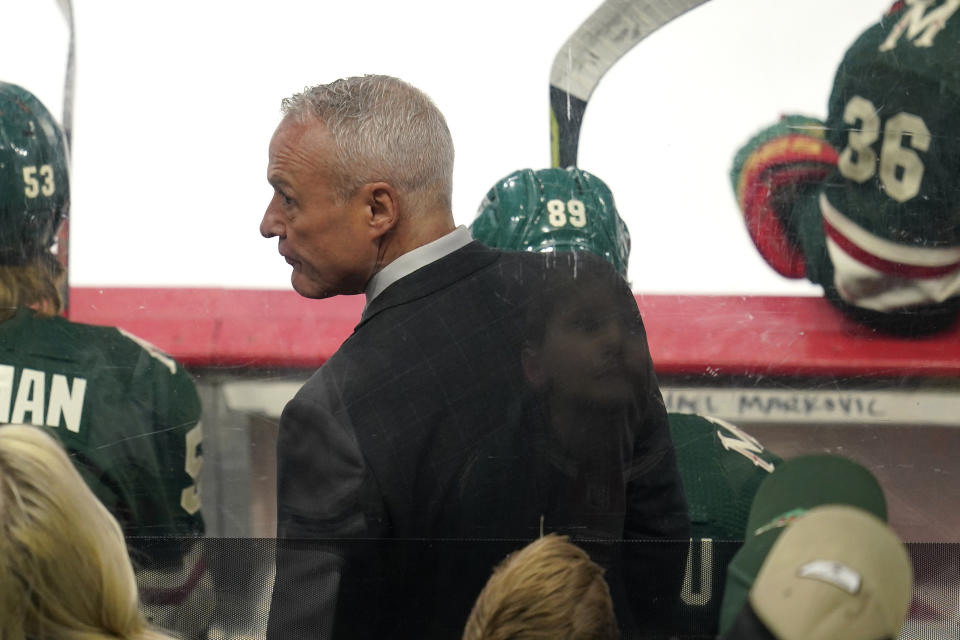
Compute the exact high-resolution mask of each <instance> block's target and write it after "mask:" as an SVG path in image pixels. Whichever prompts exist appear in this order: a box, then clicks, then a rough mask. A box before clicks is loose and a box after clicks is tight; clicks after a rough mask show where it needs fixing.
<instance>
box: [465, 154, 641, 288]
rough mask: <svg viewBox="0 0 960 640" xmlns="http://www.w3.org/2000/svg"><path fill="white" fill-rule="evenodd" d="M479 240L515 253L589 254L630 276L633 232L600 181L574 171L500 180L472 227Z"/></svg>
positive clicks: (526, 172)
mask: <svg viewBox="0 0 960 640" xmlns="http://www.w3.org/2000/svg"><path fill="white" fill-rule="evenodd" d="M470 231H471V232H472V233H473V237H474V238H475V239H477V240H479V241H480V242H482V243H484V244H485V245H487V246H489V247H493V248H496V249H507V250H511V251H535V252H547V251H576V250H579V251H589V252H591V253H595V254H597V255H599V256H602V257H604V258H606V259H607V260H608V261H610V262H611V263H612V264H613V266H614V267H615V268H616V269H617V271H618V272H620V274H621V275H623V276H626V273H627V263H628V261H629V259H630V232H629V231H628V230H627V225H626V223H625V222H624V221H623V219H622V218H621V217H620V214H619V213H618V212H617V207H616V204H615V203H614V201H613V194H612V193H611V192H610V188H609V187H608V186H607V185H606V184H605V183H604V182H603V180H601V179H600V178H598V177H596V176H595V175H592V174H590V173H587V172H586V171H583V170H582V169H577V168H576V167H570V168H567V169H540V170H538V171H534V170H533V169H521V170H519V171H514V172H513V173H511V174H510V175H508V176H506V177H504V178H502V179H500V180H498V181H497V183H496V184H495V185H493V187H491V189H490V191H488V192H487V195H486V197H485V198H484V199H483V202H482V203H481V204H480V209H479V211H478V213H477V217H476V219H475V220H474V221H473V224H471V225H470Z"/></svg>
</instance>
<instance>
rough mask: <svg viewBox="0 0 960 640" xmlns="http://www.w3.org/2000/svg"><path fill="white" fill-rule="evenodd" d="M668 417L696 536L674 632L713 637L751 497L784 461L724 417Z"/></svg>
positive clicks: (689, 556) (743, 529)
mask: <svg viewBox="0 0 960 640" xmlns="http://www.w3.org/2000/svg"><path fill="white" fill-rule="evenodd" d="M667 419H668V420H669V422H670V436H671V438H672V439H673V446H674V449H675V451H676V455H677V466H678V467H679V468H680V477H681V478H682V479H683V489H684V492H685V494H686V498H687V508H688V509H689V512H690V531H691V535H692V540H691V542H690V553H689V555H688V557H687V566H686V573H685V575H684V580H683V588H682V590H681V594H680V611H679V613H678V616H677V624H676V627H675V630H676V631H677V633H680V634H681V635H682V636H686V637H689V636H703V637H713V635H715V634H716V632H717V628H718V623H719V616H720V603H721V600H722V596H723V593H722V590H723V585H724V583H725V581H726V568H727V564H729V562H730V559H731V558H732V557H733V555H734V554H735V553H736V552H737V549H739V548H740V545H741V543H742V542H743V536H744V531H745V530H746V527H747V519H748V517H749V515H750V505H751V504H752V503H753V496H754V494H755V493H756V491H757V487H758V486H759V485H760V483H761V482H762V481H763V479H764V478H766V477H767V475H769V474H770V473H772V472H773V470H774V468H775V466H776V465H777V464H779V463H780V461H781V460H780V458H779V457H777V456H776V455H774V454H772V453H770V451H768V450H767V449H765V448H764V447H763V445H762V444H760V442H759V441H758V440H757V439H756V438H754V437H753V436H751V435H750V434H748V433H746V432H745V431H743V430H742V429H740V428H738V427H736V426H735V425H732V424H730V423H729V422H726V421H724V420H719V419H717V418H707V417H704V416H699V415H695V414H685V413H668V414H667Z"/></svg>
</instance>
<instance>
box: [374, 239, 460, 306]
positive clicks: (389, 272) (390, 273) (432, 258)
mask: <svg viewBox="0 0 960 640" xmlns="http://www.w3.org/2000/svg"><path fill="white" fill-rule="evenodd" d="M472 241H473V237H472V236H471V235H470V231H469V230H468V229H467V228H466V227H465V226H463V225H460V226H459V227H457V228H456V229H454V230H453V231H451V232H450V233H448V234H446V235H445V236H441V237H439V238H437V239H436V240H434V241H433V242H428V243H427V244H425V245H423V246H421V247H417V248H416V249H414V250H413V251H408V252H407V253H405V254H403V255H402V256H400V257H399V258H397V259H396V260H394V261H393V262H391V263H390V264H388V265H387V266H385V267H384V268H383V269H381V270H380V271H378V272H377V273H375V274H374V275H373V277H372V278H370V282H368V283H367V288H366V290H365V291H364V293H365V294H366V296H367V304H368V305H369V304H370V303H371V302H372V301H373V299H374V298H376V297H377V296H378V295H380V294H381V293H383V290H384V289H386V288H387V287H389V286H390V285H391V284H393V283H394V282H396V281H397V280H399V279H400V278H403V277H404V276H408V275H410V274H411V273H413V272H414V271H416V270H417V269H419V268H421V267H425V266H427V265H428V264H430V263H431V262H436V261H437V260H439V259H440V258H442V257H444V256H446V255H448V254H451V253H453V252H454V251H456V250H457V249H460V248H462V247H464V246H466V245H468V244H470V243H471V242H472Z"/></svg>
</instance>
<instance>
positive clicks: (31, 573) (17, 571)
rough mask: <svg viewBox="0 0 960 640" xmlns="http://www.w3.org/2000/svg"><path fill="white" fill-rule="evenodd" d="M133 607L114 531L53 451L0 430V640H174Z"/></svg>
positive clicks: (49, 442) (38, 439) (46, 443)
mask: <svg viewBox="0 0 960 640" xmlns="http://www.w3.org/2000/svg"><path fill="white" fill-rule="evenodd" d="M137 604H138V596H137V585H136V581H135V579H134V575H133V568H132V567H131V565H130V559H129V556H128V554H127V546H126V543H125V542H124V539H123V533H122V532H121V530H120V526H119V525H118V524H117V521H116V520H115V519H114V518H113V516H111V515H110V513H109V512H108V511H107V509H106V508H105V507H104V506H103V505H102V504H101V503H100V501H98V500H97V498H96V497H95V496H94V495H93V492H91V491H90V489H89V488H87V485H86V484H85V483H84V481H83V479H82V478H81V477H80V474H79V473H78V472H77V470H76V469H75V468H74V467H73V464H72V463H71V462H70V458H69V457H68V456H67V454H66V452H65V451H64V450H63V448H62V447H61V446H60V444H59V443H58V442H57V441H56V440H54V438H52V437H51V436H50V435H49V434H47V433H45V432H44V431H43V430H42V429H40V428H37V427H31V426H25V425H7V426H0V638H2V639H3V640H26V639H29V640H54V639H56V640H101V639H102V640H106V639H108V638H109V639H117V638H123V639H129V640H171V639H170V637H169V636H166V635H163V634H161V633H158V632H156V631H153V630H151V629H150V628H149V627H148V626H147V623H146V621H145V619H144V618H143V615H142V614H141V613H140V611H139V610H138V608H137Z"/></svg>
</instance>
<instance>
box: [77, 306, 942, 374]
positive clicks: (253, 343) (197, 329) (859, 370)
mask: <svg viewBox="0 0 960 640" xmlns="http://www.w3.org/2000/svg"><path fill="white" fill-rule="evenodd" d="M363 304H364V298H363V296H349V297H339V298H333V299H330V300H306V299H304V298H301V297H300V296H298V295H297V294H296V293H294V292H293V291H272V290H271V291H258V290H249V289H134V288H103V289H100V288H89V287H83V288H74V289H72V290H71V294H70V319H71V320H75V321H77V322H87V323H91V324H104V325H114V326H118V327H121V328H123V329H125V330H127V331H129V332H131V333H134V334H136V335H138V336H140V337H142V338H144V339H146V340H148V341H150V342H152V343H154V344H155V345H157V346H158V347H160V348H161V349H163V350H164V351H167V352H168V353H170V354H171V355H173V356H174V357H176V358H177V359H179V360H180V361H181V362H183V363H184V364H185V365H187V366H192V367H214V366H229V367H251V368H265V367H290V368H315V367H318V366H319V365H321V364H322V363H323V362H324V361H326V359H327V358H329V357H330V355H331V354H332V353H333V352H334V351H336V349H337V348H338V347H339V346H340V344H341V343H342V342H343V341H344V340H345V339H346V338H347V337H348V336H349V335H350V333H351V332H352V331H353V327H354V326H355V325H356V323H357V321H358V319H359V317H360V313H361V311H362V310H363ZM637 304H638V305H639V307H640V311H641V312H642V314H643V318H644V322H645V323H646V326H647V334H648V338H649V341H650V349H651V351H652V353H653V358H654V362H655V363H656V367H657V371H658V372H659V373H660V374H661V375H665V374H694V375H707V376H730V375H762V376H790V375H801V376H828V377H853V376H867V377H901V376H910V377H960V323H957V324H955V325H954V326H953V327H952V328H951V329H949V330H948V331H946V332H943V333H940V334H937V335H935V336H930V337H925V338H919V339H904V338H896V337H891V336H885V335H882V334H877V333H875V332H873V331H870V330H869V329H866V328H864V327H862V326H859V325H857V324H856V323H854V322H852V321H850V320H848V319H846V318H845V317H844V316H842V315H841V314H840V313H839V312H837V311H836V310H835V309H833V308H832V307H831V306H830V305H829V304H828V303H827V302H826V301H824V300H822V299H820V298H803V297H777V296H686V295H649V294H637Z"/></svg>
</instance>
